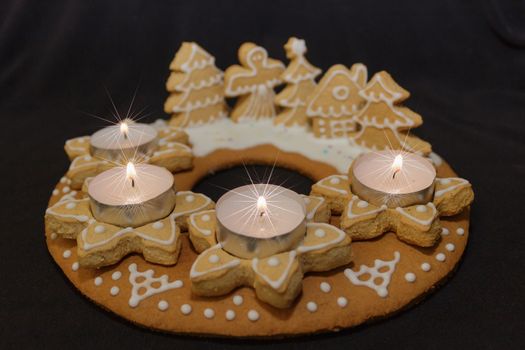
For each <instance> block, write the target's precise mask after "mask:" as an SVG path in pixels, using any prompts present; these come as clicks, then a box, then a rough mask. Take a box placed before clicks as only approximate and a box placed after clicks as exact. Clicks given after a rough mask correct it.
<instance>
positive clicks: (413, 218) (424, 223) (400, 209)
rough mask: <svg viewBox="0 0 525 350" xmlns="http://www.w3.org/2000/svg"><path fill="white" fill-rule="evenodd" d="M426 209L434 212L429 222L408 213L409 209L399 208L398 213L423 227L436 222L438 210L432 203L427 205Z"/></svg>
mask: <svg viewBox="0 0 525 350" xmlns="http://www.w3.org/2000/svg"><path fill="white" fill-rule="evenodd" d="M426 207H427V208H430V209H431V210H432V213H431V215H430V217H429V218H428V219H427V220H422V219H418V218H416V217H415V216H412V215H410V214H409V213H408V211H407V210H406V209H407V208H401V207H397V208H396V211H397V212H398V213H400V214H402V215H403V216H405V217H406V218H408V219H409V220H411V221H414V222H416V223H418V224H420V225H423V226H429V225H430V224H431V223H432V221H434V219H435V218H436V215H437V209H436V206H435V205H434V203H432V202H430V203H427V204H426Z"/></svg>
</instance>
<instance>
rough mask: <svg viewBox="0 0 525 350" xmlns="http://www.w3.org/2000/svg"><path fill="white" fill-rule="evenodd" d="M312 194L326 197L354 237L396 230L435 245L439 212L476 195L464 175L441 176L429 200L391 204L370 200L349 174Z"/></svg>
mask: <svg viewBox="0 0 525 350" xmlns="http://www.w3.org/2000/svg"><path fill="white" fill-rule="evenodd" d="M311 193H312V195H316V196H322V197H323V198H325V199H326V200H327V202H328V203H329V205H330V208H331V210H332V213H333V214H336V215H337V214H341V221H340V226H341V229H343V230H344V231H345V232H346V233H347V234H348V235H349V236H350V237H351V238H352V239H354V240H367V239H372V238H375V237H378V236H381V235H382V234H384V233H385V232H388V231H393V232H395V233H396V235H397V237H398V238H399V239H400V240H402V241H404V242H406V243H409V244H414V245H417V246H420V247H431V246H433V245H434V244H435V243H436V242H437V241H438V240H439V237H440V233H441V224H440V222H439V217H440V216H453V215H456V214H458V213H460V212H462V211H463V210H464V209H465V208H467V207H468V206H469V205H470V204H471V203H472V201H473V199H474V192H473V191H472V187H471V185H470V183H469V182H468V181H467V180H465V179H462V178H458V177H450V178H438V179H436V182H435V190H434V193H433V199H432V200H431V201H429V202H428V203H424V204H417V205H410V206H406V207H397V208H388V207H387V206H386V205H380V206H378V205H374V204H372V203H369V202H367V201H365V200H363V199H362V198H360V197H359V196H358V195H356V194H354V193H353V192H352V189H351V183H350V180H349V177H348V176H346V175H332V176H329V177H327V178H324V179H322V180H320V181H318V182H317V183H315V184H314V185H313V186H312V191H311Z"/></svg>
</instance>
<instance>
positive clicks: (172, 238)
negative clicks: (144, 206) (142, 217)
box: [81, 214, 177, 251]
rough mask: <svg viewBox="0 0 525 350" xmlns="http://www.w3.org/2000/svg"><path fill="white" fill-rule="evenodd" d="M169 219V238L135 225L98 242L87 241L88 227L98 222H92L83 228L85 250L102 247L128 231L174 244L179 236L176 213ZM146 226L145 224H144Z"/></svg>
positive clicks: (149, 239) (161, 242)
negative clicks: (150, 232) (152, 234)
mask: <svg viewBox="0 0 525 350" xmlns="http://www.w3.org/2000/svg"><path fill="white" fill-rule="evenodd" d="M169 221H170V224H171V234H170V236H169V238H168V239H165V240H164V239H158V238H155V237H151V236H150V235H148V234H145V233H142V232H140V231H138V229H140V227H139V228H136V229H135V228H133V227H126V228H123V229H122V230H118V231H117V232H115V233H114V234H113V235H112V236H111V237H108V238H107V239H104V240H101V241H98V242H96V243H89V242H88V241H87V232H88V229H89V228H90V227H91V225H93V224H97V222H94V223H92V224H91V225H90V226H88V227H86V228H85V229H83V230H82V233H81V235H82V241H83V250H85V251H89V250H91V249H93V248H97V247H100V246H102V245H104V244H106V243H108V242H110V241H112V240H114V239H115V238H118V237H120V236H123V235H125V234H127V233H131V232H133V234H135V235H137V236H139V237H140V238H142V239H145V240H147V241H151V242H155V243H158V244H161V245H170V244H173V242H175V239H176V237H177V224H176V223H175V214H171V215H170V218H169ZM143 227H144V226H143Z"/></svg>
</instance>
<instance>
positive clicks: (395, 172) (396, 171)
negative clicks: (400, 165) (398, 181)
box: [392, 169, 399, 180]
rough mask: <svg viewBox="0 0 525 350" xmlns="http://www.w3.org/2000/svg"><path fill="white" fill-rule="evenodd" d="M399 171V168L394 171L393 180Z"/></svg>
mask: <svg viewBox="0 0 525 350" xmlns="http://www.w3.org/2000/svg"><path fill="white" fill-rule="evenodd" d="M398 172H399V169H397V170H395V171H394V174H392V180H395V178H396V174H397V173H398Z"/></svg>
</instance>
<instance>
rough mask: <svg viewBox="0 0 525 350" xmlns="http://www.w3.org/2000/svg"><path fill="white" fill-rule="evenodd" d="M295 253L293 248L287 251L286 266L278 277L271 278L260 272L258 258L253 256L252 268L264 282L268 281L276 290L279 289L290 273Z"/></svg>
mask: <svg viewBox="0 0 525 350" xmlns="http://www.w3.org/2000/svg"><path fill="white" fill-rule="evenodd" d="M296 255H297V253H296V252H295V250H292V251H290V252H289V253H288V263H287V264H286V268H285V269H284V270H283V272H282V274H281V275H280V276H279V278H278V279H276V280H272V279H270V278H269V277H268V276H266V275H264V274H263V273H261V272H260V271H259V269H258V265H259V259H258V258H253V259H252V270H253V271H254V272H255V273H256V274H257V275H258V276H259V277H261V278H262V279H263V280H264V281H265V282H266V283H268V284H269V285H270V286H271V287H272V288H273V289H275V290H278V289H280V288H281V287H282V286H283V284H284V282H285V281H286V278H287V277H288V274H289V273H290V269H291V268H292V265H293V262H294V260H295V257H296Z"/></svg>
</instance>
